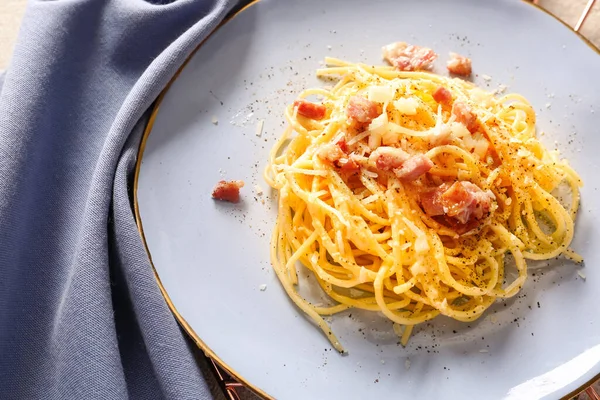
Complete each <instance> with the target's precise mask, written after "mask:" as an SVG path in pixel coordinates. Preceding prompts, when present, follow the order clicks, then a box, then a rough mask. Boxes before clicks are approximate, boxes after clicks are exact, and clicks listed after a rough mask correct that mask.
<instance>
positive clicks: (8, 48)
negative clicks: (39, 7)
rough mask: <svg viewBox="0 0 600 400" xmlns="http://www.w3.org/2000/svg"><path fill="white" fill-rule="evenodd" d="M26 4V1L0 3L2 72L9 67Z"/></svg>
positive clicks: (0, 63) (0, 58)
mask: <svg viewBox="0 0 600 400" xmlns="http://www.w3.org/2000/svg"><path fill="white" fill-rule="evenodd" d="M25 3H26V0H2V1H1V2H0V70H3V69H5V68H6V66H7V65H8V61H9V59H10V56H11V54H12V51H13V47H14V43H15V39H16V38H17V32H18V31H19V26H20V24H21V19H22V18H23V12H24V11H25Z"/></svg>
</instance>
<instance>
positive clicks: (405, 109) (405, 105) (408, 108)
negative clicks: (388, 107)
mask: <svg viewBox="0 0 600 400" xmlns="http://www.w3.org/2000/svg"><path fill="white" fill-rule="evenodd" d="M394 107H396V110H398V111H399V112H400V113H402V114H404V115H415V114H416V113H417V108H419V102H418V101H417V100H415V99H414V98H413V97H402V98H400V99H398V100H396V101H394Z"/></svg>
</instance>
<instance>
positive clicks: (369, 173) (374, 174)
mask: <svg viewBox="0 0 600 400" xmlns="http://www.w3.org/2000/svg"><path fill="white" fill-rule="evenodd" d="M362 173H363V175H364V176H368V177H369V178H377V177H378V176H379V174H378V173H377V172H373V171H369V170H368V169H365V168H363V169H362Z"/></svg>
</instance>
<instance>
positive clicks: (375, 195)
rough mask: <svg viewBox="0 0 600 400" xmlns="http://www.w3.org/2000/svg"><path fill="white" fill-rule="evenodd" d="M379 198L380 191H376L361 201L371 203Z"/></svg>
mask: <svg viewBox="0 0 600 400" xmlns="http://www.w3.org/2000/svg"><path fill="white" fill-rule="evenodd" d="M378 199H379V193H375V194H372V195H370V196H369V197H365V198H364V199H362V200H361V201H360V202H361V203H363V204H370V203H372V202H374V201H377V200H378Z"/></svg>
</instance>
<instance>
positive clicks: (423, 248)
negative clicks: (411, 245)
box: [415, 232, 429, 254]
mask: <svg viewBox="0 0 600 400" xmlns="http://www.w3.org/2000/svg"><path fill="white" fill-rule="evenodd" d="M415 251H416V252H417V254H423V253H427V252H428V251H429V242H427V236H425V234H424V233H423V232H420V233H419V234H418V236H417V240H415Z"/></svg>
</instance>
